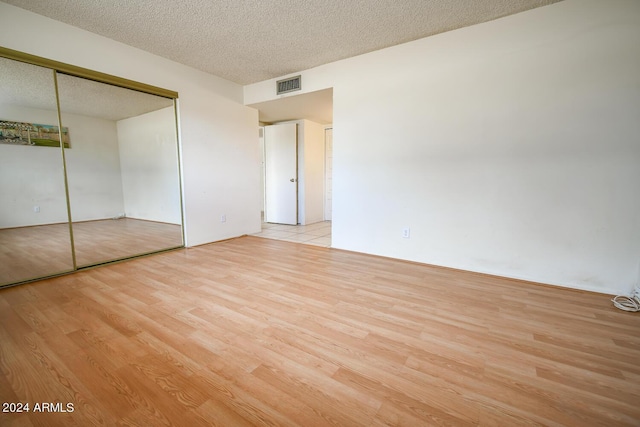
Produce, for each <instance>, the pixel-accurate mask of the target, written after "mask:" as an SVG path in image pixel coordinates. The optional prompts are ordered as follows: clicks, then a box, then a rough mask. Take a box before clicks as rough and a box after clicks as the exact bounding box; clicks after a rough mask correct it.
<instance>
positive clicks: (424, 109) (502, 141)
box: [245, 0, 640, 293]
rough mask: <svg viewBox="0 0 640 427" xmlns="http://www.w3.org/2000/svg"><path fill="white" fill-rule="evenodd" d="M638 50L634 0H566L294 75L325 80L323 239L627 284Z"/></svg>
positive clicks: (257, 94) (639, 222)
mask: <svg viewBox="0 0 640 427" xmlns="http://www.w3.org/2000/svg"><path fill="white" fill-rule="evenodd" d="M638 46H640V2H638V1H631V0H612V1H607V2H601V1H597V0H566V1H563V2H560V3H557V4H554V5H551V6H546V7H542V8H538V9H534V10H531V11H528V12H524V13H521V14H517V15H514V16H510V17H506V18H503V19H499V20H495V21H491V22H488V23H485V24H481V25H476V26H472V27H468V28H464V29H460V30H456V31H452V32H448V33H444V34H441V35H438V36H434V37H429V38H426V39H422V40H418V41H415V42H411V43H407V44H404V45H400V46H396V47H393V48H389V49H385V50H381V51H377V52H373V53H370V54H366V55H362V56H359V57H356V58H352V59H348V60H343V61H339V62H336V63H332V64H328V65H325V66H322V67H318V68H315V69H312V70H307V71H304V72H302V81H303V82H304V85H303V87H304V88H305V89H304V91H305V92H307V91H309V92H310V91H315V90H319V89H324V88H327V87H333V88H334V91H333V96H334V123H333V124H334V141H335V146H334V170H333V172H334V180H333V184H334V188H333V198H334V200H333V238H332V242H333V246H334V247H337V248H342V249H348V250H354V251H361V252H366V253H371V254H378V255H384V256H390V257H396V258H402V259H408V260H413V261H418V262H424V263H431V264H437V265H443V266H450V267H455V268H461V269H466V270H472V271H479V272H487V273H491V274H497V275H502V276H508V277H515V278H523V279H529V280H534V281H538V282H544V283H549V284H555V285H562V286H567V287H572V288H579V289H587V290H594V291H600V292H605V293H623V292H628V291H629V290H630V289H631V287H632V286H633V284H634V283H635V282H636V280H637V274H638V270H637V268H638V260H639V259H640V197H638V194H639V193H638V188H640V186H639V184H640V140H639V139H638V135H640V120H639V117H640V49H638ZM275 80H276V79H274V80H270V81H266V82H261V83H258V84H254V85H250V86H246V87H245V103H256V102H261V101H265V100H268V99H272V98H275V96H273V95H272V92H273V86H274V81H275ZM403 227H411V238H410V239H403V238H402V237H401V231H402V228H403Z"/></svg>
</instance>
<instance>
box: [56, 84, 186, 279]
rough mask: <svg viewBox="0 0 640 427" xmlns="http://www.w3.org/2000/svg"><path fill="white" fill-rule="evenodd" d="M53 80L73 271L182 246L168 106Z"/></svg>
mask: <svg viewBox="0 0 640 427" xmlns="http://www.w3.org/2000/svg"><path fill="white" fill-rule="evenodd" d="M57 76H58V93H59V99H60V112H61V117H62V119H61V122H62V126H63V127H64V129H65V131H66V132H68V138H69V144H68V147H65V159H66V168H67V178H68V183H69V184H68V186H69V202H70V205H71V218H72V225H73V238H74V246H75V256H76V262H77V265H78V267H79V268H80V267H84V266H89V265H95V264H101V263H104V262H109V261H113V260H118V259H123V258H128V257H131V256H136V255H141V254H146V253H151V252H156V251H160V250H164V249H170V248H175V247H180V246H182V245H183V237H182V214H181V212H182V210H181V201H180V179H179V169H178V145H177V137H176V135H177V132H176V116H175V108H174V100H173V99H171V98H164V97H161V96H156V95H151V94H148V93H142V92H138V91H134V90H130V89H125V88H122V87H118V86H113V85H109V84H105V83H99V82H96V81H92V80H87V79H84V78H79V77H74V76H70V75H66V74H61V73H58V75H57Z"/></svg>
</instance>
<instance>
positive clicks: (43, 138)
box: [0, 58, 74, 285]
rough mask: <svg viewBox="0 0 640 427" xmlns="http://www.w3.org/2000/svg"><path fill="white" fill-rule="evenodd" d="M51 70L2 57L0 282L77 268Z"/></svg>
mask: <svg viewBox="0 0 640 427" xmlns="http://www.w3.org/2000/svg"><path fill="white" fill-rule="evenodd" d="M59 139H60V137H59V132H58V112H57V109H56V91H55V85H54V75H53V70H51V69H47V68H43V67H38V66H36V65H31V64H26V63H23V62H18V61H13V60H10V59H6V58H0V285H5V284H10V283H15V282H21V281H25V280H30V279H34V278H38V277H43V276H49V275H54V274H59V273H64V272H67V271H72V270H73V269H74V265H73V257H72V251H71V236H70V233H69V222H68V219H69V218H68V212H67V198H66V194H65V184H64V168H63V163H62V151H61V149H60V142H59Z"/></svg>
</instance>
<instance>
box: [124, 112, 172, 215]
mask: <svg viewBox="0 0 640 427" xmlns="http://www.w3.org/2000/svg"><path fill="white" fill-rule="evenodd" d="M117 128H118V147H119V148H120V168H121V170H122V191H123V195H124V212H125V213H126V215H127V217H130V218H136V219H144V220H149V221H159V222H167V223H173V224H180V223H181V215H180V185H179V179H178V150H177V144H176V126H175V113H174V109H173V107H167V108H163V109H161V110H158V111H153V112H151V113H147V114H142V115H140V116H137V117H131V118H129V119H124V120H119V121H118V122H117Z"/></svg>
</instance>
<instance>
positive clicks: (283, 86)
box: [276, 76, 302, 95]
mask: <svg viewBox="0 0 640 427" xmlns="http://www.w3.org/2000/svg"><path fill="white" fill-rule="evenodd" d="M300 77H301V76H295V77H290V78H288V79H284V80H278V81H277V82H276V90H277V93H276V95H280V94H282V93H287V92H293V91H295V90H300V89H301V88H302V86H301V85H300Z"/></svg>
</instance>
